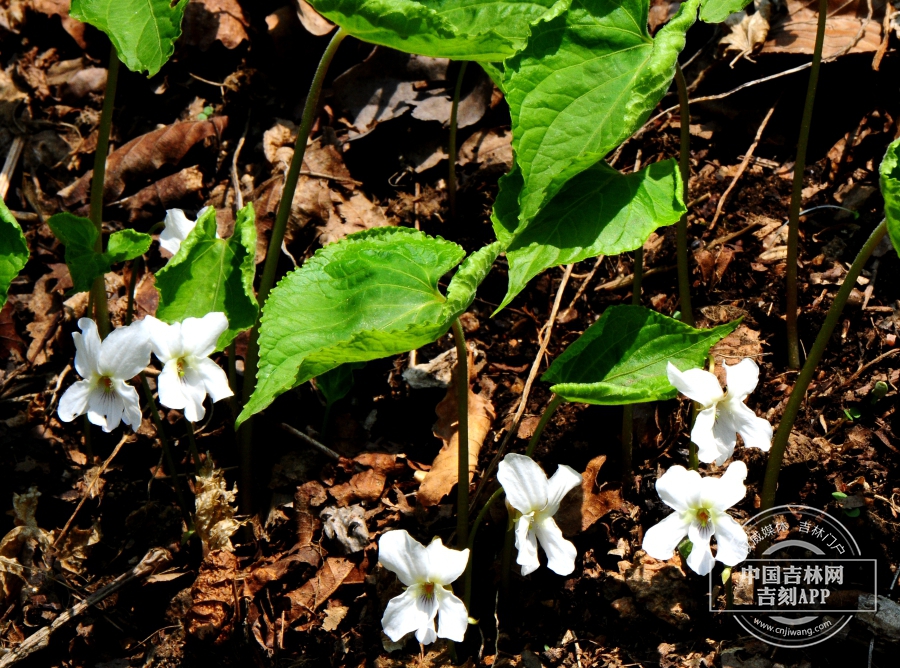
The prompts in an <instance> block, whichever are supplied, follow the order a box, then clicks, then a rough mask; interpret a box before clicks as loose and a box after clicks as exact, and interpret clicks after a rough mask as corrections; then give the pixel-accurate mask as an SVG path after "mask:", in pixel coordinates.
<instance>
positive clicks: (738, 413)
mask: <svg viewBox="0 0 900 668" xmlns="http://www.w3.org/2000/svg"><path fill="white" fill-rule="evenodd" d="M731 424H732V426H733V427H734V428H735V430H736V431H737V433H739V434H740V435H741V438H742V439H744V445H745V446H746V447H748V448H759V449H760V450H768V449H769V448H771V447H772V425H771V424H769V421H768V420H766V419H765V418H761V417H758V416H757V415H756V413H754V412H753V411H752V410H751V409H750V407H749V406H747V405H746V404H742V403H741V404H733V405H732V406H731Z"/></svg>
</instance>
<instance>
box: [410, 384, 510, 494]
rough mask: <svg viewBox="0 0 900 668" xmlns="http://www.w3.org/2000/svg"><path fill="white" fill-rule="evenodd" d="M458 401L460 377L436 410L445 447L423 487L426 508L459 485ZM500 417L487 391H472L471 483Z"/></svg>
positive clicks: (436, 430)
mask: <svg viewBox="0 0 900 668" xmlns="http://www.w3.org/2000/svg"><path fill="white" fill-rule="evenodd" d="M457 406H458V404H457V401H456V374H455V373H454V380H453V382H451V383H450V385H448V386H447V395H446V396H445V397H444V398H443V399H442V400H441V402H440V403H439V404H438V405H437V407H436V408H435V413H437V416H438V421H437V422H436V423H435V425H434V435H435V436H437V437H438V438H439V439H441V440H442V441H443V442H444V446H443V447H442V448H441V450H440V452H438V454H437V457H435V458H434V463H433V464H432V465H431V470H430V471H429V472H428V474H427V475H426V476H425V480H423V481H422V484H421V485H420V486H419V491H418V492H417V493H416V499H417V500H418V502H419V503H421V504H422V505H423V506H425V507H426V508H428V507H431V506H436V505H437V504H438V503H440V501H441V499H443V498H444V497H445V496H446V495H447V494H449V493H450V490H451V489H452V488H453V486H454V485H455V484H456V483H457V478H458V476H457V474H458V470H457V467H458V465H459V463H458V462H459V450H458V448H459V434H458V429H459V417H458V416H459V409H458V407H457ZM495 417H497V416H496V414H495V413H494V406H493V404H491V401H490V399H489V398H488V397H487V396H485V393H484V391H482V392H481V393H479V394H475V393H474V392H472V389H471V388H469V481H468V482H471V480H472V476H473V475H474V474H475V469H476V468H477V466H478V454H479V453H480V452H481V446H482V444H483V443H484V439H485V437H486V436H487V435H488V432H489V431H490V430H491V423H492V422H493V421H494V418H495Z"/></svg>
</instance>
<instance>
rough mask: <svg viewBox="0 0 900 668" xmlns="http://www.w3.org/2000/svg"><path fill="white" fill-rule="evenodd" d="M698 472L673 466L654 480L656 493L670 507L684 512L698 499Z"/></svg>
mask: <svg viewBox="0 0 900 668" xmlns="http://www.w3.org/2000/svg"><path fill="white" fill-rule="evenodd" d="M699 487H700V474H699V473H697V472H696V471H688V470H687V469H686V468H684V467H683V466H677V465H676V466H673V467H671V468H670V469H669V470H668V471H666V472H665V473H663V474H662V475H661V476H660V477H659V478H657V480H656V493H657V494H659V498H660V499H662V502H663V503H665V504H666V505H667V506H669V507H670V508H673V509H675V510H677V511H679V512H684V511H685V510H687V509H688V508H691V507H693V505H695V500H696V499H699V491H700V490H699Z"/></svg>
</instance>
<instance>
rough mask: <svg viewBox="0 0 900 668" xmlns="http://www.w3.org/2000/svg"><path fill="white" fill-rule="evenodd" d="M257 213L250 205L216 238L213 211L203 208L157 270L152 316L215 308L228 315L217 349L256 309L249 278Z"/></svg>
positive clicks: (194, 314) (249, 322) (197, 314)
mask: <svg viewBox="0 0 900 668" xmlns="http://www.w3.org/2000/svg"><path fill="white" fill-rule="evenodd" d="M255 219H256V216H255V214H254V211H253V205H252V204H247V205H246V206H245V207H244V208H243V209H241V210H240V211H238V215H237V218H236V219H235V221H234V232H233V233H232V234H231V236H230V237H229V238H228V239H217V238H216V210H215V209H213V208H212V207H210V208H208V209H206V211H205V212H204V213H203V215H202V216H200V218H199V219H198V220H197V224H196V225H195V226H194V229H192V230H191V233H190V234H188V236H187V239H185V240H184V241H183V242H182V243H181V247H180V248H179V249H178V253H177V254H176V255H175V256H174V257H173V258H172V259H171V260H169V262H168V264H166V266H165V267H163V268H162V269H160V270H159V271H158V272H157V273H156V289H157V290H158V291H159V306H158V307H157V309H156V317H157V318H159V319H160V320H162V321H164V322H168V323H173V322H181V321H182V320H184V319H185V318H202V317H203V316H205V315H206V314H207V313H213V312H215V311H219V312H222V313H224V314H225V317H226V318H228V329H226V330H225V331H224V332H222V336H220V337H219V341H218V342H217V346H216V347H217V349H218V350H222V349H223V348H225V347H226V346H227V345H228V344H229V343H231V341H232V339H234V337H236V336H237V335H238V334H239V333H241V332H242V331H244V330H245V329H249V328H251V327H253V325H254V323H255V322H256V316H257V314H258V306H257V304H256V293H255V292H254V291H253V277H254V274H255V272H256V264H255V261H256V222H255Z"/></svg>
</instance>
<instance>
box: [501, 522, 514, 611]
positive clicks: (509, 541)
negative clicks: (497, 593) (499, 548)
mask: <svg viewBox="0 0 900 668" xmlns="http://www.w3.org/2000/svg"><path fill="white" fill-rule="evenodd" d="M515 539H516V531H515V525H514V524H513V523H512V518H510V521H509V523H508V524H507V526H506V535H505V536H504V538H503V556H502V557H501V559H500V590H501V591H502V592H503V595H504V596H506V595H507V594H508V593H509V572H510V570H512V551H513V545H515Z"/></svg>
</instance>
